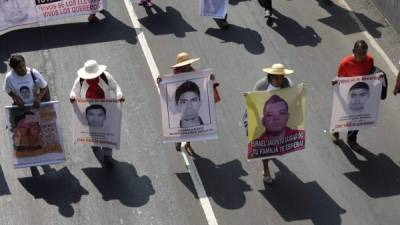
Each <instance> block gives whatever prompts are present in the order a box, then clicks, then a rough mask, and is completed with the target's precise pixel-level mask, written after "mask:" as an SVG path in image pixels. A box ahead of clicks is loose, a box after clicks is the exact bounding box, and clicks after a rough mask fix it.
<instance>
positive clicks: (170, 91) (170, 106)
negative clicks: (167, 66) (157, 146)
mask: <svg viewBox="0 0 400 225" xmlns="http://www.w3.org/2000/svg"><path fill="white" fill-rule="evenodd" d="M210 74H211V71H210V70H203V71H196V72H189V73H180V74H179V76H175V75H172V76H171V75H166V76H162V81H161V83H160V84H159V85H160V97H161V114H162V123H163V136H164V143H169V142H181V141H196V140H207V139H215V138H217V124H216V115H215V103H214V95H213V86H212V82H211V81H210V79H209V76H210Z"/></svg>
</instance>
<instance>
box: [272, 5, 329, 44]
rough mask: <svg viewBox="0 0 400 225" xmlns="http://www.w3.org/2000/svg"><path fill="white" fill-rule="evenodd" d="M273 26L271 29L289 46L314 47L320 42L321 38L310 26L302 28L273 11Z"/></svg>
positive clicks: (295, 22)
mask: <svg viewBox="0 0 400 225" xmlns="http://www.w3.org/2000/svg"><path fill="white" fill-rule="evenodd" d="M273 15H274V16H273V17H272V18H273V20H272V21H273V24H271V25H270V26H271V28H272V29H273V30H275V31H276V32H277V33H279V34H280V35H281V36H282V37H283V38H285V40H286V42H287V43H288V44H290V45H293V46H296V47H299V46H311V47H315V46H317V45H318V44H319V43H320V42H321V40H322V39H321V37H320V36H319V35H318V34H317V32H315V30H314V29H313V28H312V27H310V26H305V27H303V26H302V25H300V24H299V23H298V22H297V21H295V20H294V19H292V18H290V17H287V16H285V15H283V14H281V13H280V12H279V11H277V10H276V9H273Z"/></svg>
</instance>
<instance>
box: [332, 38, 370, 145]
mask: <svg viewBox="0 0 400 225" xmlns="http://www.w3.org/2000/svg"><path fill="white" fill-rule="evenodd" d="M373 67H374V58H373V57H372V55H370V54H369V53H368V44H367V43H366V42H365V41H364V40H358V41H356V42H355V43H354V48H353V54H352V55H349V56H346V57H344V58H343V59H342V60H341V61H340V64H339V69H338V72H337V76H338V77H355V76H364V75H368V74H369V73H370V71H371V69H372V68H373ZM336 84H337V80H336V79H335V80H333V81H332V85H336ZM357 134H358V130H354V131H349V132H348V133H347V143H348V145H349V146H350V148H351V149H353V150H354V151H356V152H359V151H361V150H362V147H361V146H360V145H359V144H358V143H357ZM338 139H339V133H338V132H335V133H333V134H332V140H333V141H334V142H337V141H338Z"/></svg>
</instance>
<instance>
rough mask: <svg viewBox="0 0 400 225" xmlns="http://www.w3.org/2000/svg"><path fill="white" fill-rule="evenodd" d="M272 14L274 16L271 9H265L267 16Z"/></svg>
mask: <svg viewBox="0 0 400 225" xmlns="http://www.w3.org/2000/svg"><path fill="white" fill-rule="evenodd" d="M271 16H272V13H271V10H269V9H266V10H265V18H267V17H271Z"/></svg>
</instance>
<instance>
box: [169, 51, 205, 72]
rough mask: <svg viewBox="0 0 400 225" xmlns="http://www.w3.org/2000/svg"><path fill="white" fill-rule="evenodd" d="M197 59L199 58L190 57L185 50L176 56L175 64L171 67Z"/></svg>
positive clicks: (184, 64)
mask: <svg viewBox="0 0 400 225" xmlns="http://www.w3.org/2000/svg"><path fill="white" fill-rule="evenodd" d="M199 60H200V58H195V59H192V58H191V57H190V55H189V54H188V53H187V52H181V53H179V54H178V55H177V56H176V64H175V65H173V66H171V68H176V67H181V66H186V65H189V64H192V63H194V62H196V61H199Z"/></svg>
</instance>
